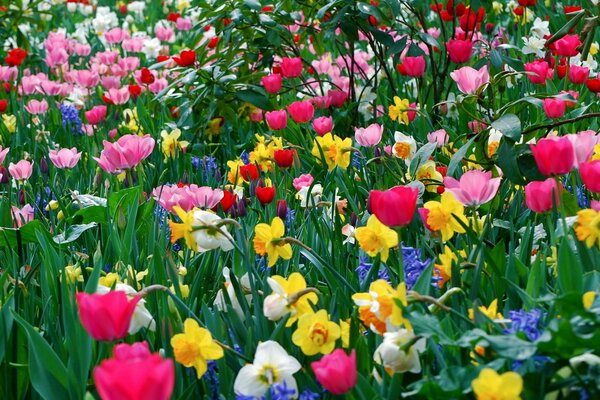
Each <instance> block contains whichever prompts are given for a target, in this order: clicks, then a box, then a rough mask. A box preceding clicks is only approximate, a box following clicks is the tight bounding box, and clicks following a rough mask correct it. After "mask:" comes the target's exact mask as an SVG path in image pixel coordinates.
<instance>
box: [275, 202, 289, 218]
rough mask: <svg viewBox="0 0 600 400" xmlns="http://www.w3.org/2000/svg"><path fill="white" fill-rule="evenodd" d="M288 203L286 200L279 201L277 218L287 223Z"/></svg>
mask: <svg viewBox="0 0 600 400" xmlns="http://www.w3.org/2000/svg"><path fill="white" fill-rule="evenodd" d="M287 210H288V206H287V201H285V200H277V216H278V217H279V218H281V219H282V220H284V221H285V218H286V217H287Z"/></svg>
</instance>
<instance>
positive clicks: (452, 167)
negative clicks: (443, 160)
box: [448, 136, 477, 176]
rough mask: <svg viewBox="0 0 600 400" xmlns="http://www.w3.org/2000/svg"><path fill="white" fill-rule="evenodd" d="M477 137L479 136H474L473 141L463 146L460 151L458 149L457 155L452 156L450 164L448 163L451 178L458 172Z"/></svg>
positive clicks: (470, 140)
mask: <svg viewBox="0 0 600 400" xmlns="http://www.w3.org/2000/svg"><path fill="white" fill-rule="evenodd" d="M476 137H477V136H474V137H472V138H471V139H469V141H468V142H467V143H465V144H464V145H462V147H461V148H460V149H458V151H457V152H456V153H454V155H453V156H452V159H451V160H450V163H448V175H449V176H451V175H453V174H454V172H455V171H456V169H457V168H458V166H459V165H460V163H461V162H462V160H463V158H465V155H466V154H467V151H469V149H470V148H471V146H472V145H473V142H475V138H476Z"/></svg>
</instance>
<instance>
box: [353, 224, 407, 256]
mask: <svg viewBox="0 0 600 400" xmlns="http://www.w3.org/2000/svg"><path fill="white" fill-rule="evenodd" d="M354 237H355V238H356V240H358V244H359V245H360V248H361V249H363V250H364V251H365V252H366V253H367V254H368V255H370V256H371V257H374V256H376V255H377V254H379V253H381V261H386V260H387V259H388V256H389V254H390V249H391V248H392V247H396V246H398V233H396V231H394V230H392V229H390V228H389V227H387V226H385V225H384V224H382V223H381V222H380V221H379V220H378V219H377V217H376V216H375V215H371V216H370V217H369V220H368V221H367V226H362V227H360V228H357V229H356V230H355V231H354Z"/></svg>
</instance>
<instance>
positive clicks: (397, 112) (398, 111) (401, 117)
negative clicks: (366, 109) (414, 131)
mask: <svg viewBox="0 0 600 400" xmlns="http://www.w3.org/2000/svg"><path fill="white" fill-rule="evenodd" d="M409 109H410V101H408V99H401V98H400V97H398V96H394V104H393V105H391V106H389V108H388V115H389V116H390V118H391V119H392V121H399V122H402V123H403V124H405V125H408V123H409V122H410V121H409V119H408V110H409Z"/></svg>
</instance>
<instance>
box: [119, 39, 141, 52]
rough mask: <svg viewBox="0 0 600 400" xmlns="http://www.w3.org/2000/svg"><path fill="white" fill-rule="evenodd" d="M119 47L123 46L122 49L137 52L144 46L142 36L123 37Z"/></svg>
mask: <svg viewBox="0 0 600 400" xmlns="http://www.w3.org/2000/svg"><path fill="white" fill-rule="evenodd" d="M121 47H123V50H125V51H128V52H131V53H138V52H140V51H142V49H143V48H144V38H141V37H140V38H130V39H125V40H123V43H121Z"/></svg>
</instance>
